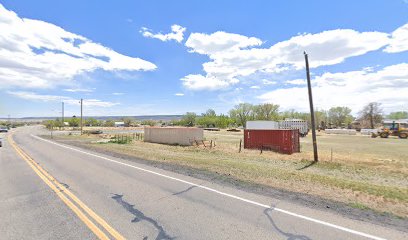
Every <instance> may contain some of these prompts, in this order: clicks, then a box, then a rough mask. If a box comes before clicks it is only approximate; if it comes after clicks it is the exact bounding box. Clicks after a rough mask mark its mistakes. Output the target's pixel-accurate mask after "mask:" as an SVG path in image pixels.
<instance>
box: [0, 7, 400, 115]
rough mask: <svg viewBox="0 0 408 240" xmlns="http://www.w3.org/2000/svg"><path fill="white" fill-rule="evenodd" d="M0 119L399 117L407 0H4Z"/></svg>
mask: <svg viewBox="0 0 408 240" xmlns="http://www.w3.org/2000/svg"><path fill="white" fill-rule="evenodd" d="M1 5H2V6H0V31H1V33H2V36H1V37H0V117H6V116H7V115H8V114H10V115H11V116H14V117H24V116H57V115H59V114H60V113H59V111H60V105H61V101H64V102H65V105H66V115H67V116H70V115H78V114H79V105H78V99H80V98H84V102H85V108H84V110H85V115H150V114H182V113H185V112H187V111H193V112H197V113H201V112H204V111H205V110H206V109H208V108H213V109H215V110H216V112H218V113H227V112H228V110H229V109H231V108H232V107H233V106H234V105H235V104H238V103H240V102H250V103H254V104H257V103H263V102H272V103H275V104H279V105H280V106H281V110H288V109H295V110H299V111H307V108H308V103H307V91H306V86H305V84H304V83H305V82H304V79H305V70H304V62H303V51H307V52H308V53H309V59H310V62H311V66H312V69H311V72H312V81H313V87H314V94H315V106H316V107H317V108H320V109H328V108H330V107H331V106H348V107H351V108H352V109H353V113H357V112H358V111H359V110H360V109H361V107H362V106H363V105H365V104H367V103H368V102H372V101H378V102H381V103H382V104H383V108H384V111H385V112H390V111H399V110H405V111H407V110H408V105H407V104H408V97H407V92H408V25H407V24H408V1H406V0H383V1H379V0H377V1H337V2H334V1H201V2H199V1H86V2H85V1H58V2H56V1H1Z"/></svg>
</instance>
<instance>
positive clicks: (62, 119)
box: [61, 102, 65, 129]
mask: <svg viewBox="0 0 408 240" xmlns="http://www.w3.org/2000/svg"><path fill="white" fill-rule="evenodd" d="M61 113H62V116H61V121H62V127H64V129H65V120H64V102H62V111H61Z"/></svg>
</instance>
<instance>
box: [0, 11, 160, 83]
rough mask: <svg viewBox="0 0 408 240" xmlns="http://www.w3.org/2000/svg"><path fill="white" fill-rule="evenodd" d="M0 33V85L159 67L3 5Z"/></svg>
mask: <svg viewBox="0 0 408 240" xmlns="http://www.w3.org/2000/svg"><path fill="white" fill-rule="evenodd" d="M0 32H1V35H0V82H1V83H2V84H1V85H0V88H13V87H19V88H50V87H55V86H57V85H63V86H64V85H65V86H70V85H72V81H73V79H74V77H75V76H78V75H80V74H82V73H86V72H92V71H94V70H96V69H102V70H106V71H121V70H126V71H148V70H154V69H156V66H155V65H154V64H153V63H151V62H148V61H145V60H142V59H140V58H134V57H129V56H125V55H122V54H120V53H117V52H115V51H114V50H112V49H109V48H107V47H104V46H102V45H100V44H98V43H94V42H92V41H91V40H89V39H87V38H85V37H83V36H80V35H77V34H74V33H71V32H68V31H66V30H64V29H63V28H61V27H59V26H56V25H54V24H51V23H47V22H44V21H40V20H33V19H27V18H20V17H18V16H17V14H16V13H14V12H12V11H9V10H7V9H5V8H4V7H3V6H2V5H1V4H0Z"/></svg>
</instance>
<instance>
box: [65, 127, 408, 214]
mask: <svg viewBox="0 0 408 240" xmlns="http://www.w3.org/2000/svg"><path fill="white" fill-rule="evenodd" d="M105 137H108V136H105ZM205 138H206V139H207V140H213V141H215V144H216V146H215V147H213V148H209V147H203V146H190V147H182V146H169V145H163V144H155V143H147V142H143V141H131V142H129V143H127V144H115V143H105V144H100V143H96V141H97V140H99V139H100V137H98V136H92V135H90V136H86V135H85V136H74V135H72V136H60V140H65V139H69V140H70V142H72V140H76V142H77V143H78V144H80V145H82V146H85V147H89V148H92V149H95V150H102V151H109V152H113V153H116V154H125V155H128V156H131V157H135V158H142V159H146V160H150V161H152V163H164V164H168V165H172V166H174V167H188V168H193V169H197V170H200V171H205V172H208V173H211V174H214V175H216V176H220V177H225V178H227V179H235V180H237V181H238V182H243V183H251V184H257V185H262V186H266V187H273V188H277V189H284V190H288V191H292V192H299V193H306V194H311V195H315V196H319V197H322V198H325V199H330V200H334V201H339V202H343V203H346V204H349V205H350V206H352V207H358V208H370V209H373V210H375V211H378V212H389V213H393V214H395V215H397V216H400V217H408V181H407V176H408V160H407V159H406V156H408V148H407V147H406V146H407V145H406V141H405V140H400V139H394V138H390V139H386V140H384V139H373V138H370V137H368V136H358V135H357V136H341V135H337V136H336V135H326V134H324V133H318V145H319V155H320V162H318V163H316V164H313V165H311V163H312V159H313V152H312V144H311V138H310V136H309V137H306V138H302V139H301V146H302V151H301V153H296V154H293V155H281V154H278V153H274V152H266V151H264V152H263V153H262V154H261V153H260V151H257V150H248V149H243V150H242V151H241V153H239V152H238V149H239V140H240V139H241V138H242V132H227V131H225V130H222V131H219V132H205Z"/></svg>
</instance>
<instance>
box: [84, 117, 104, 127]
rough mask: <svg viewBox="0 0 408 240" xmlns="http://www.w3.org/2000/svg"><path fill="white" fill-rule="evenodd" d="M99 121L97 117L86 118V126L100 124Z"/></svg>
mask: <svg viewBox="0 0 408 240" xmlns="http://www.w3.org/2000/svg"><path fill="white" fill-rule="evenodd" d="M99 125H100V124H99V121H98V120H96V119H95V118H87V119H85V126H99Z"/></svg>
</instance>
